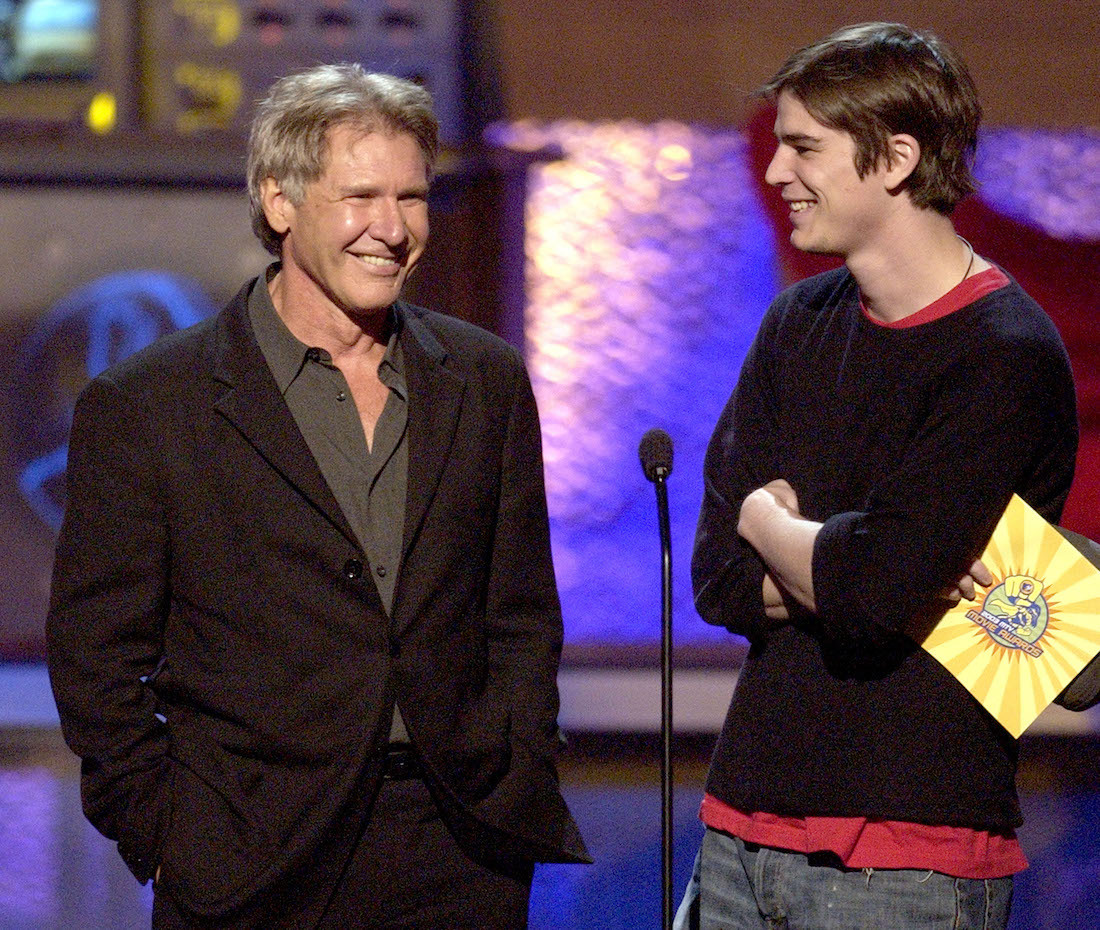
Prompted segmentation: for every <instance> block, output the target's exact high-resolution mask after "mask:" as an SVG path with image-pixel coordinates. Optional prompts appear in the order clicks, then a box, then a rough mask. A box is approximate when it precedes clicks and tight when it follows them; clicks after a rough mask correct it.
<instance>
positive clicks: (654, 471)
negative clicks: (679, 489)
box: [638, 429, 672, 481]
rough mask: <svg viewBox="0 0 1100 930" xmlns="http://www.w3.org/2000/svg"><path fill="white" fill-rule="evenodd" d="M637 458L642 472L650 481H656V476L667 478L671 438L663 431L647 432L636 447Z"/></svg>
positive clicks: (670, 465)
mask: <svg viewBox="0 0 1100 930" xmlns="http://www.w3.org/2000/svg"><path fill="white" fill-rule="evenodd" d="M638 458H640V459H641V460H642V471H643V472H645V476H646V477H647V478H648V479H649V480H650V481H656V480H657V478H658V476H668V475H669V474H671V472H672V437H671V436H669V435H668V433H666V432H665V431H664V430H663V429H651V430H649V431H647V432H646V434H645V435H644V436H643V437H642V441H641V443H640V444H639V445H638Z"/></svg>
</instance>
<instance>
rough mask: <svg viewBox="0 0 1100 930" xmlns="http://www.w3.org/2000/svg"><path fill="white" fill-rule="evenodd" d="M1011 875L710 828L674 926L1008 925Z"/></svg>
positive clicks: (943, 928)
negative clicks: (889, 861)
mask: <svg viewBox="0 0 1100 930" xmlns="http://www.w3.org/2000/svg"><path fill="white" fill-rule="evenodd" d="M1011 904H1012V878H1011V877H1009V878H993V879H974V878H952V877H951V876H950V875H943V874H941V873H940V872H931V871H928V870H927V869H925V870H915V869H882V870H880V869H846V868H844V867H843V866H841V865H840V864H839V861H838V860H837V859H836V857H834V856H832V855H829V854H822V855H811V856H806V855H803V854H801V853H792V852H786V851H784V850H780V849H771V848H769V847H767V846H756V845H753V844H751V843H748V844H747V843H744V842H742V841H741V840H739V839H737V838H736V837H733V836H729V835H728V834H725V833H722V832H720V831H717V830H707V831H706V834H705V835H704V836H703V846H702V849H700V851H699V856H698V857H697V858H696V860H695V872H694V874H693V875H692V877H691V882H690V883H689V884H688V888H687V891H686V892H685V894H684V899H683V901H682V902H681V904H680V908H679V910H678V911H677V913H676V920H675V922H674V925H673V926H674V928H675V930H917V928H920V930H1005V928H1006V927H1007V926H1008V912H1009V908H1010V906H1011Z"/></svg>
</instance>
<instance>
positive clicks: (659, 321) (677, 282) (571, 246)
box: [492, 122, 776, 644]
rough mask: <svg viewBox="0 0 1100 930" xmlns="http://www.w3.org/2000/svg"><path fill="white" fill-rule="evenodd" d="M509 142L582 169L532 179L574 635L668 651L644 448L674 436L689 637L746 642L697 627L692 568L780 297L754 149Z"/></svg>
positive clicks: (530, 327)
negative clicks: (720, 464) (749, 377)
mask: <svg viewBox="0 0 1100 930" xmlns="http://www.w3.org/2000/svg"><path fill="white" fill-rule="evenodd" d="M492 141H494V142H495V143H497V144H498V145H503V146H507V147H509V148H513V149H515V150H524V151H530V150H539V149H542V148H545V147H559V148H561V149H562V150H563V151H564V154H565V157H564V158H563V159H561V160H560V161H556V162H551V163H549V164H545V165H540V166H538V167H536V168H533V169H531V170H530V173H529V182H528V197H527V208H526V210H527V212H526V254H527V272H526V277H527V311H526V334H527V357H528V364H529V367H530V370H531V375H532V379H533V382H534V385H535V391H536V394H537V397H538V401H539V410H540V413H541V418H542V425H543V446H544V452H545V456H546V473H547V482H548V495H549V500H550V508H551V515H552V524H553V534H554V559H555V566H556V569H557V572H558V580H559V585H560V588H561V593H562V598H563V603H564V609H565V612H566V630H567V635H568V637H569V639H570V641H571V642H573V643H578V644H607V643H610V644H630V643H645V642H647V641H653V640H656V639H659V636H660V632H659V630H660V623H659V621H660V575H659V565H660V563H659V550H658V544H657V522H656V515H655V504H654V493H653V486H652V485H651V484H649V483H648V482H647V481H646V480H645V478H644V476H643V475H642V472H641V467H640V465H639V462H638V441H639V439H640V438H641V436H642V434H643V433H644V432H645V431H646V430H647V429H649V428H650V427H654V426H660V427H662V428H664V429H666V430H668V432H669V434H670V435H671V436H672V438H673V441H674V443H675V464H674V472H673V476H672V478H671V480H670V483H669V492H670V502H671V509H672V513H671V519H672V530H673V545H674V552H673V564H674V566H675V568H676V573H677V574H676V591H675V593H676V614H677V618H678V624H680V626H679V630H683V636H684V637H686V638H688V639H704V640H705V639H714V638H716V637H717V636H718V635H721V636H723V637H725V638H726V639H728V634H725V633H724V632H722V631H719V632H718V633H715V632H714V631H712V630H711V628H708V627H706V626H705V625H704V624H702V623H701V622H700V621H699V620H698V619H697V618H695V615H694V611H693V608H692V607H691V600H690V592H689V589H688V583H687V568H688V561H689V556H690V551H691V541H692V538H693V535H694V528H695V520H696V518H697V515H698V508H699V501H700V499H701V495H702V459H703V453H704V450H705V446H706V442H707V439H708V437H709V435H710V432H711V430H712V429H713V426H714V423H715V421H716V420H717V418H718V414H719V412H720V411H721V408H722V406H723V404H724V403H725V401H726V399H727V397H728V396H729V393H730V391H731V390H732V388H733V385H734V382H735V380H736V378H737V372H738V369H739V368H740V364H741V359H742V358H743V356H744V353H745V351H746V349H747V348H748V344H749V342H750V340H751V339H752V336H753V334H754V332H755V330H756V328H757V325H758V324H759V321H760V318H761V316H762V315H763V311H764V309H765V307H766V305H767V303H768V301H769V300H770V298H771V296H772V294H773V293H774V292H775V288H776V277H775V270H774V258H773V249H772V246H771V233H770V230H769V227H768V225H767V223H766V221H765V218H764V216H763V214H762V211H761V209H760V207H759V205H758V204H757V202H756V200H755V195H754V189H753V185H752V183H751V182H750V179H749V177H748V174H747V172H746V168H745V158H744V151H745V144H744V141H743V139H742V137H741V136H740V134H738V133H735V132H707V131H704V130H702V129H697V128H692V127H688V126H685V125H681V124H677V123H662V124H658V125H654V126H642V125H638V124H633V123H622V124H612V123H607V124H599V125H589V124H581V123H575V122H563V123H557V124H553V125H549V126H546V125H534V124H526V123H520V124H514V125H511V126H508V127H494V133H493V137H492ZM692 620H694V622H691V621H692ZM679 635H680V634H679V632H678V636H679Z"/></svg>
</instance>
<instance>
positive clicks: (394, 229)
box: [367, 197, 408, 248]
mask: <svg viewBox="0 0 1100 930" xmlns="http://www.w3.org/2000/svg"><path fill="white" fill-rule="evenodd" d="M374 207H375V210H374V215H373V216H372V217H371V222H370V226H369V227H368V228H367V231H368V232H369V233H370V235H371V238H373V239H377V240H378V241H379V242H384V243H386V245H388V246H391V247H393V248H396V247H397V246H400V245H403V244H404V243H405V240H406V239H407V238H408V231H407V230H406V228H405V217H404V215H403V214H402V212H401V205H400V204H399V203H398V202H397V200H396V199H395V198H389V197H379V198H378V199H377V200H376V201H375V203H374Z"/></svg>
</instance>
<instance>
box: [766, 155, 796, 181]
mask: <svg viewBox="0 0 1100 930" xmlns="http://www.w3.org/2000/svg"><path fill="white" fill-rule="evenodd" d="M791 180H793V178H792V175H791V165H790V158H789V157H788V156H787V154H786V152H785V146H783V145H777V146H776V147H775V154H774V155H772V160H771V161H770V162H768V169H767V171H765V172H764V181H765V183H767V184H770V185H772V187H777V186H779V185H780V184H787V183H789V182H790V181H791Z"/></svg>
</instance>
